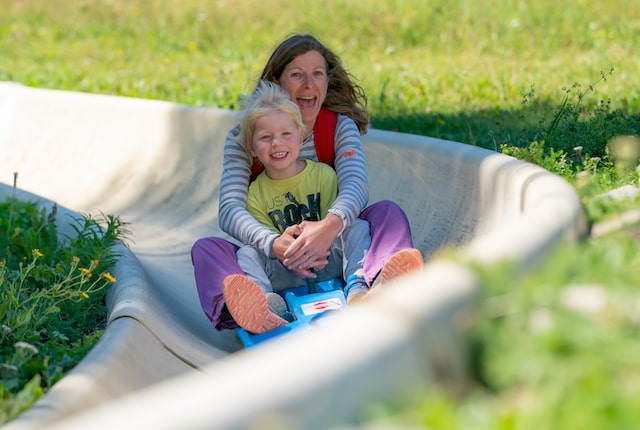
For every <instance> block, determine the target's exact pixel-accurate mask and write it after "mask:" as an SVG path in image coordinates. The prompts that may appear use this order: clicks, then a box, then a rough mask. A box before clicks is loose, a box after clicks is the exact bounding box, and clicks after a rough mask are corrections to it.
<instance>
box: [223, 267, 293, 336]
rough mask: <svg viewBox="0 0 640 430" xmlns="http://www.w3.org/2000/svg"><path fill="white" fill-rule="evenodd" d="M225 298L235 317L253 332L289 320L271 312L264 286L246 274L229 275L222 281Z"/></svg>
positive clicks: (259, 332) (260, 331)
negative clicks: (263, 289)
mask: <svg viewBox="0 0 640 430" xmlns="http://www.w3.org/2000/svg"><path fill="white" fill-rule="evenodd" d="M222 288H223V293H224V299H225V301H226V303H227V308H228V309H229V312H230V313H231V316H232V317H233V319H234V320H235V321H236V322H237V323H238V325H239V326H240V327H242V328H243V329H245V330H248V331H250V332H251V333H255V334H261V333H266V332H268V331H271V330H273V329H276V328H278V327H282V326H283V325H286V324H287V321H286V320H284V319H282V318H280V317H279V316H278V315H276V314H274V313H273V312H271V310H270V309H269V305H268V303H267V295H266V294H265V292H264V291H262V288H260V286H259V285H258V284H256V283H255V282H253V281H252V280H251V279H249V278H247V277H246V276H244V275H229V276H227V277H226V278H224V281H223V282H222Z"/></svg>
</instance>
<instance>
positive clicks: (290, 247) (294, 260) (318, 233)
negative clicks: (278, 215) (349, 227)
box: [271, 216, 342, 278]
mask: <svg viewBox="0 0 640 430" xmlns="http://www.w3.org/2000/svg"><path fill="white" fill-rule="evenodd" d="M335 220H337V222H336V221H335ZM341 228H342V220H341V219H340V218H338V217H334V216H329V217H327V218H325V219H323V220H321V221H303V222H301V223H300V224H296V225H292V226H290V227H287V229H286V230H285V231H284V233H282V234H281V235H280V236H279V237H277V238H276V239H275V240H274V241H273V245H272V247H271V255H273V256H274V257H276V258H277V259H278V260H280V262H281V263H282V264H283V265H284V266H285V267H286V268H287V269H288V270H291V271H292V272H294V273H295V274H296V275H297V276H299V277H301V278H315V277H316V274H315V273H314V271H317V270H322V269H324V268H325V267H326V265H327V264H328V262H329V261H328V257H329V248H330V247H331V244H332V243H333V241H334V240H335V238H336V237H337V236H338V233H339V232H340V230H341Z"/></svg>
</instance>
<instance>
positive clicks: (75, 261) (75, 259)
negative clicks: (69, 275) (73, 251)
mask: <svg viewBox="0 0 640 430" xmlns="http://www.w3.org/2000/svg"><path fill="white" fill-rule="evenodd" d="M71 261H73V262H74V263H77V262H79V261H80V259H79V258H78V257H76V256H75V255H74V256H73V257H71Z"/></svg>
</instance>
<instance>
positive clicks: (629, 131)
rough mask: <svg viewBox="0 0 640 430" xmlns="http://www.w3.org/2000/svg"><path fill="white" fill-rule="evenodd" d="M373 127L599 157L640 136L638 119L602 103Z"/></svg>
mask: <svg viewBox="0 0 640 430" xmlns="http://www.w3.org/2000/svg"><path fill="white" fill-rule="evenodd" d="M372 127H374V128H377V129H383V130H391V131H398V132H403V133H410V134H418V135H423V136H431V137H436V138H440V139H445V140H451V141H455V142H461V143H467V144H470V145H474V146H479V147H482V148H485V149H490V150H493V151H500V147H501V146H502V145H509V146H517V147H527V146H529V144H530V143H531V142H535V141H543V140H544V141H545V142H546V147H547V148H553V149H556V150H558V149H561V150H563V151H565V152H567V153H570V152H571V151H572V150H573V148H574V147H576V146H582V147H583V150H584V153H586V154H589V155H591V156H598V157H601V156H603V155H604V154H605V147H606V144H607V142H608V141H609V139H611V138H612V137H614V136H618V135H638V134H640V114H638V113H632V112H630V111H628V110H622V109H618V110H611V108H610V105H609V102H606V101H601V102H600V103H599V104H597V105H595V106H592V107H591V108H589V109H582V107H581V106H577V105H571V104H569V105H562V104H558V103H557V102H554V101H551V100H545V101H536V102H530V103H527V104H522V105H521V106H520V107H519V108H518V109H509V110H507V109H482V110H476V111H461V112H459V113H456V114H441V113H437V112H432V113H411V112H407V113H399V114H387V113H384V112H383V113H378V114H374V115H373V118H372Z"/></svg>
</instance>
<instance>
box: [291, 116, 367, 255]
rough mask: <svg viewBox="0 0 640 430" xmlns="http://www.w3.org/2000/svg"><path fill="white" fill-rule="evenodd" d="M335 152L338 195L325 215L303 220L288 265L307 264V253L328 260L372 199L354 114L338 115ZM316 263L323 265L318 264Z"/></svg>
mask: <svg viewBox="0 0 640 430" xmlns="http://www.w3.org/2000/svg"><path fill="white" fill-rule="evenodd" d="M304 149H305V148H303V151H304ZM335 154H336V158H335V168H336V173H337V175H338V188H339V193H338V197H337V198H336V200H335V202H334V203H333V205H332V206H331V209H329V215H328V216H327V217H326V218H325V219H323V220H322V221H318V222H308V221H305V222H303V223H301V224H300V226H301V228H302V233H301V234H300V236H299V237H298V239H296V241H295V242H294V243H293V244H292V245H291V246H290V247H289V248H288V249H287V251H286V252H285V254H284V260H283V263H284V264H285V266H287V267H288V268H293V267H298V266H305V265H306V264H307V262H306V260H307V258H306V255H310V256H311V257H312V258H311V259H310V261H309V263H313V259H314V258H318V263H319V264H322V262H324V261H326V260H325V259H323V256H324V255H325V252H326V250H328V249H329V246H331V244H332V243H333V241H334V240H335V239H336V237H338V235H339V234H340V233H341V232H342V230H343V229H344V228H345V227H346V226H348V225H350V224H351V223H352V222H353V220H354V219H355V218H356V217H358V215H359V214H360V212H361V211H362V210H363V209H364V208H365V206H366V204H367V202H368V200H369V187H368V180H367V165H366V160H365V156H364V150H363V148H362V139H361V138H360V132H359V131H358V127H357V126H356V124H355V122H353V120H351V118H348V117H346V116H342V115H340V116H339V117H338V124H337V125H336V133H335ZM305 155H306V154H305ZM303 156H304V155H303ZM311 156H313V158H316V156H315V149H314V153H313V154H309V158H311ZM305 254H306V255H305ZM314 267H316V268H319V266H318V265H314Z"/></svg>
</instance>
